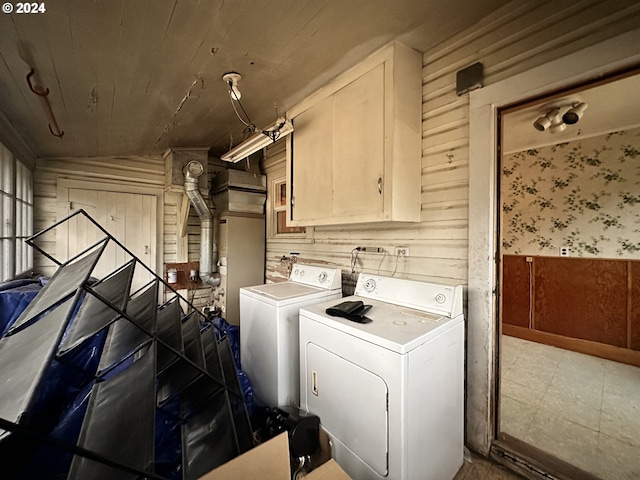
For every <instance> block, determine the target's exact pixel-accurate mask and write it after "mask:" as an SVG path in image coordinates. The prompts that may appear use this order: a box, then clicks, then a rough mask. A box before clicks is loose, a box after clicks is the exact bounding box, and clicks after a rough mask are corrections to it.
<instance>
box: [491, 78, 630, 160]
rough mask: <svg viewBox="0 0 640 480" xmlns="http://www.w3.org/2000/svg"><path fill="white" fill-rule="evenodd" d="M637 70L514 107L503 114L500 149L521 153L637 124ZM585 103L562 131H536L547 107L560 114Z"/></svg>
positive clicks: (504, 151) (507, 152) (548, 109)
mask: <svg viewBox="0 0 640 480" xmlns="http://www.w3.org/2000/svg"><path fill="white" fill-rule="evenodd" d="M639 90H640V73H636V74H635V75H629V76H626V77H623V78H620V79H616V80H612V81H610V82H604V83H603V82H601V81H599V82H597V85H594V86H586V87H585V88H581V89H579V90H578V91H576V92H574V93H571V94H565V95H560V96H555V97H553V98H552V97H549V98H546V99H543V100H541V101H539V102H536V103H535V104H533V105H529V106H526V107H524V108H514V109H513V111H511V112H508V113H506V114H505V115H504V116H503V132H502V152H503V153H505V154H509V153H513V152H521V151H524V150H529V149H533V148H540V147H543V146H547V145H556V144H558V143H564V142H569V141H573V140H577V139H579V138H585V137H592V136H595V135H602V134H605V133H609V132H614V131H619V130H623V129H630V128H634V127H638V126H640V95H638V91H639ZM580 102H584V103H586V104H587V105H588V107H587V109H586V110H585V111H584V113H583V115H582V117H581V118H580V120H579V121H578V123H576V124H574V125H568V126H567V128H566V129H565V130H563V131H561V132H552V131H551V130H545V131H543V132H541V131H539V130H536V129H535V128H534V126H533V123H534V122H535V121H536V120H537V119H538V118H539V117H542V116H544V115H545V114H546V113H547V112H549V111H550V110H553V109H554V108H559V110H560V112H561V114H562V113H564V112H565V111H566V110H567V109H568V108H570V107H571V106H572V105H574V104H577V103H580Z"/></svg>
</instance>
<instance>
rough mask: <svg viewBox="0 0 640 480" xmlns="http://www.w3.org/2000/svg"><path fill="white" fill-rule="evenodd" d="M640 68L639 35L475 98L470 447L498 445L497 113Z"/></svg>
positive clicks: (471, 178) (484, 90)
mask: <svg viewBox="0 0 640 480" xmlns="http://www.w3.org/2000/svg"><path fill="white" fill-rule="evenodd" d="M639 62H640V29H636V30H632V31H630V32H627V33H624V34H622V35H620V36H618V37H614V38H611V39H609V40H606V41H604V42H602V43H599V44H596V45H593V46H591V47H588V48H585V49H583V50H580V51H578V52H575V53H572V54H570V55H567V56H565V57H562V58H559V59H556V60H553V61H551V62H549V63H547V64H544V65H541V66H539V67H536V68H533V69H531V70H528V71H526V72H523V73H520V74H517V75H514V76H513V77H510V78H507V79H505V80H502V81H500V82H497V83H495V84H492V85H490V86H487V87H485V88H482V89H479V90H475V91H473V92H471V93H470V98H469V100H470V103H469V270H468V275H469V276H468V278H469V280H468V317H467V322H468V333H467V338H468V340H467V407H466V438H467V443H468V444H469V445H470V446H472V447H473V448H475V449H476V450H478V451H480V452H482V453H485V454H486V453H488V452H489V448H490V446H491V443H492V441H493V439H494V435H495V432H494V421H493V420H494V412H495V388H496V381H497V376H496V371H495V370H496V369H495V351H496V350H495V349H496V333H497V332H496V301H495V300H496V297H495V292H494V289H495V287H496V271H495V265H496V263H495V261H496V258H495V256H496V241H497V238H496V228H497V223H496V216H497V208H498V205H497V195H496V181H497V172H496V169H497V162H496V151H497V150H496V146H497V145H496V143H497V138H498V131H497V117H498V108H500V107H502V106H506V105H508V104H511V103H515V102H518V101H520V100H524V99H526V98H530V97H533V96H535V95H538V94H542V93H544V92H548V91H551V90H556V89H559V88H561V87H563V86H568V85H571V84H575V83H578V82H581V81H586V80H589V79H596V78H598V76H600V75H603V74H605V73H608V72H612V71H615V70H619V69H622V68H624V67H627V66H630V65H634V64H638V63H639Z"/></svg>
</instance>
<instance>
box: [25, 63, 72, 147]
mask: <svg viewBox="0 0 640 480" xmlns="http://www.w3.org/2000/svg"><path fill="white" fill-rule="evenodd" d="M35 73H36V71H35V70H34V69H33V68H32V69H31V70H29V73H27V84H28V85H29V89H30V90H31V91H32V92H33V93H35V94H36V95H38V98H39V99H40V105H41V106H42V109H43V110H44V113H45V115H46V116H47V119H48V120H49V131H50V132H51V135H53V136H55V137H58V138H62V136H63V135H64V132H63V131H62V130H60V127H58V122H56V117H55V116H54V115H53V110H51V104H50V103H49V99H48V98H47V96H48V95H49V89H48V88H42V87H41V86H39V85H33V84H32V83H31V77H32V76H33V75H34V74H35Z"/></svg>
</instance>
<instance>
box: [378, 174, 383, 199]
mask: <svg viewBox="0 0 640 480" xmlns="http://www.w3.org/2000/svg"><path fill="white" fill-rule="evenodd" d="M378 193H379V194H380V195H382V177H379V178H378Z"/></svg>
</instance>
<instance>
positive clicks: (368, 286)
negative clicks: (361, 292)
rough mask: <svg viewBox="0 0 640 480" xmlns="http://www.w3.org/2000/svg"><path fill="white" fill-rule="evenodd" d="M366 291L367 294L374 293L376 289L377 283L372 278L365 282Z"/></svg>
mask: <svg viewBox="0 0 640 480" xmlns="http://www.w3.org/2000/svg"><path fill="white" fill-rule="evenodd" d="M364 289H365V291H366V292H373V291H374V290H375V289H376V281H375V280H373V279H371V278H370V279H369V280H367V281H366V282H365V284H364Z"/></svg>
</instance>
